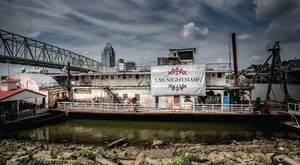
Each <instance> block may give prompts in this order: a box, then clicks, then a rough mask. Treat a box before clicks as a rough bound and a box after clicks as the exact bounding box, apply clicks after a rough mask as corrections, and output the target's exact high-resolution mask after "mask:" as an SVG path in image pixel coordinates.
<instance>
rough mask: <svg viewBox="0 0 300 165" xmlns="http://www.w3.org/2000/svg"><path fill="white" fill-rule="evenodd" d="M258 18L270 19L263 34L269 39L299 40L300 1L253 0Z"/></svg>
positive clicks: (288, 41)
mask: <svg viewBox="0 0 300 165" xmlns="http://www.w3.org/2000/svg"><path fill="white" fill-rule="evenodd" d="M254 4H255V5H256V8H255V12H256V16H257V18H258V19H267V20H270V22H269V24H268V27H267V28H266V30H265V32H266V33H265V34H266V36H267V38H268V39H270V40H279V41H282V42H287V43H290V42H300V35H297V34H299V33H300V17H299V15H300V1H297V0H284V1H282V0H264V1H262V0H261V1H260V0H255V1H254Z"/></svg>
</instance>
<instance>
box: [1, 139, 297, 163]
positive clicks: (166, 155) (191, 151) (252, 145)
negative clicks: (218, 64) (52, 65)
mask: <svg viewBox="0 0 300 165" xmlns="http://www.w3.org/2000/svg"><path fill="white" fill-rule="evenodd" d="M120 141H122V143H118V145H115V144H114V145H112V146H110V147H109V148H108V147H107V146H106V145H97V144H73V143H54V142H45V141H30V140H15V139H1V140H0V145H1V148H0V164H28V163H31V164H32V163H33V164H107V165H113V164H125V165H127V164H128V165H131V164H132V165H143V164H153V165H159V164H162V165H165V164H173V165H180V164H279V163H282V164H299V163H300V141H299V140H289V139H277V138H276V139H275V138H274V139H255V140H253V141H240V142H238V141H233V142H232V143H230V144H219V145H208V144H201V143H196V144H189V143H167V142H162V141H160V140H155V141H154V143H153V144H147V145H145V146H140V145H133V144H128V143H126V142H125V140H124V139H122V140H120ZM157 142H160V143H159V145H158V144H157ZM116 144H117V143H116Z"/></svg>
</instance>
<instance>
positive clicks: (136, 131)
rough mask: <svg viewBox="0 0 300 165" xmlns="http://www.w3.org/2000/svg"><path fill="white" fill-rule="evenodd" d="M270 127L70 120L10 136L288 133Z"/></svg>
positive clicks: (227, 137) (182, 138) (202, 138)
mask: <svg viewBox="0 0 300 165" xmlns="http://www.w3.org/2000/svg"><path fill="white" fill-rule="evenodd" d="M272 128H273V129H270V128H261V127H260V128H257V127H254V126H250V125H243V124H230V123H200V122H198V123H188V122H149V121H147V122H146V121H109V120H69V121H66V122H63V123H59V124H55V125H50V126H45V127H40V128H35V129H32V130H26V131H19V132H15V133H12V134H10V135H12V136H14V137H20V138H30V139H34V140H45V141H70V142H85V143H103V142H110V141H114V140H118V139H120V138H126V139H127V140H128V141H129V142H150V143H151V142H152V141H153V140H154V139H160V140H163V141H168V142H189V143H193V142H202V143H216V142H219V143H222V142H230V141H231V140H251V139H254V138H259V137H284V136H286V135H287V134H288V132H284V131H281V132H279V131H276V130H274V129H275V128H276V127H275V128H274V127H272ZM277 129H278V127H277Z"/></svg>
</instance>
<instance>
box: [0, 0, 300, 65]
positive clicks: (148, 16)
mask: <svg viewBox="0 0 300 165" xmlns="http://www.w3.org/2000/svg"><path fill="white" fill-rule="evenodd" d="M0 6H1V10H0V29H2V30H6V31H9V32H13V33H17V34H20V35H24V36H27V37H30V38H33V39H36V40H39V41H43V42H46V43H49V44H52V45H55V46H58V47H61V48H64V49H67V50H71V51H73V52H76V53H79V54H82V55H85V56H88V57H90V58H93V59H96V60H100V55H101V51H102V50H103V48H104V46H105V43H106V42H111V43H112V46H113V47H114V49H115V51H116V56H117V58H124V59H125V60H126V61H134V62H136V63H137V65H149V64H150V65H154V64H156V58H157V57H159V56H167V55H168V50H169V49H170V48H186V47H195V48H197V50H198V52H197V56H196V61H197V63H210V62H228V61H229V60H228V57H229V43H230V35H231V33H233V32H234V33H236V35H237V39H238V40H237V51H238V62H239V68H240V69H243V68H245V67H247V66H249V65H250V64H251V63H263V62H264V60H265V59H266V58H267V57H268V55H269V53H268V52H266V50H265V46H266V44H267V43H269V42H271V41H275V40H276V41H277V40H279V41H280V43H281V48H282V51H281V56H282V59H283V60H289V59H294V58H296V57H297V58H299V57H300V55H299V52H300V44H299V43H300V1H298V0H246V1H245V0H77V1H74V0H1V1H0ZM2 69H3V67H2Z"/></svg>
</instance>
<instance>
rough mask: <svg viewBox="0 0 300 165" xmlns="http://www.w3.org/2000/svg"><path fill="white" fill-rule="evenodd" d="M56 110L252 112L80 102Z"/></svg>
mask: <svg viewBox="0 0 300 165" xmlns="http://www.w3.org/2000/svg"><path fill="white" fill-rule="evenodd" d="M57 108H58V109H63V110H66V111H72V110H94V111H156V112H157V111H161V112H166V111H190V112H252V111H253V107H252V104H177V105H165V106H161V105H153V106H143V105H140V104H123V103H120V104H119V103H82V102H58V103H57Z"/></svg>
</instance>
